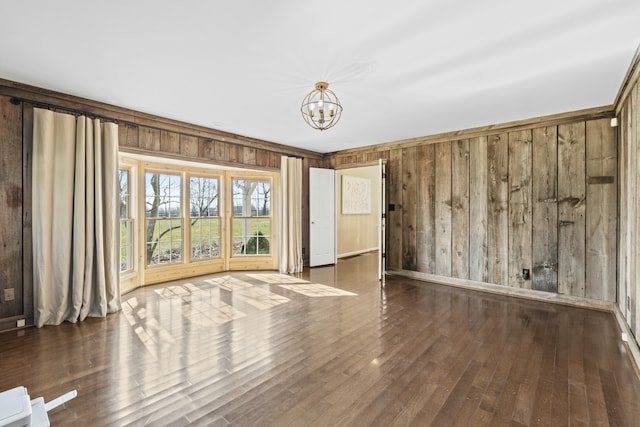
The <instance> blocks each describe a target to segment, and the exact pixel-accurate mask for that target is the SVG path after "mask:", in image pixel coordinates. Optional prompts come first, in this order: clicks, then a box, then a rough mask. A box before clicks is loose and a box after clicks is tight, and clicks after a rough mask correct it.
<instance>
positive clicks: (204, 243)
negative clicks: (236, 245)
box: [189, 176, 220, 260]
mask: <svg viewBox="0 0 640 427" xmlns="http://www.w3.org/2000/svg"><path fill="white" fill-rule="evenodd" d="M218 188H219V180H218V178H207V177H196V176H192V177H190V179H189V204H190V210H189V216H190V224H191V259H192V260H201V259H207V258H216V257H219V256H220V212H219V210H220V205H219V190H218Z"/></svg>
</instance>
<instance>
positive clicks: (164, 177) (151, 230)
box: [145, 172, 183, 265]
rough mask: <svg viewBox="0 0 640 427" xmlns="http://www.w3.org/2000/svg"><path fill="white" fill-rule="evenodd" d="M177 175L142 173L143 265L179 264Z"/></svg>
mask: <svg viewBox="0 0 640 427" xmlns="http://www.w3.org/2000/svg"><path fill="white" fill-rule="evenodd" d="M181 181H182V180H181V176H180V175H178V174H168V173H156V172H147V173H145V204H146V208H145V209H146V244H147V248H146V260H147V265H158V264H170V263H176V262H181V261H182V219H183V218H182V210H181V206H182V204H181V199H182V198H181V188H182V187H181V184H182V182H181Z"/></svg>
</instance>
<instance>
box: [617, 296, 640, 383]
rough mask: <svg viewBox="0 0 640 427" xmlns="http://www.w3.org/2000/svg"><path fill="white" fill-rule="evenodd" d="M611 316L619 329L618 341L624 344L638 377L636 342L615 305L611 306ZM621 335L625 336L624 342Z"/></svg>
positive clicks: (639, 354)
mask: <svg viewBox="0 0 640 427" xmlns="http://www.w3.org/2000/svg"><path fill="white" fill-rule="evenodd" d="M613 314H614V315H615V317H616V321H617V323H618V328H619V329H620V341H622V342H623V343H624V344H625V347H626V348H627V349H628V350H629V354H631V360H632V361H633V366H634V368H635V369H636V374H637V375H638V377H640V347H638V341H636V338H635V337H634V336H633V333H632V332H631V329H629V325H627V322H626V320H625V318H624V315H623V314H622V312H621V311H620V307H618V305H617V304H614V305H613ZM623 334H626V338H627V339H626V341H624V340H623V339H622V335H623Z"/></svg>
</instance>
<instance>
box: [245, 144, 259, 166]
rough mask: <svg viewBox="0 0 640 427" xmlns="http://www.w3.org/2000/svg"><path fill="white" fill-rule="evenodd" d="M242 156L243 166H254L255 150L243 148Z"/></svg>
mask: <svg viewBox="0 0 640 427" xmlns="http://www.w3.org/2000/svg"><path fill="white" fill-rule="evenodd" d="M243 151H244V156H243V159H242V163H243V164H245V165H255V164H256V149H255V148H252V147H244V149H243Z"/></svg>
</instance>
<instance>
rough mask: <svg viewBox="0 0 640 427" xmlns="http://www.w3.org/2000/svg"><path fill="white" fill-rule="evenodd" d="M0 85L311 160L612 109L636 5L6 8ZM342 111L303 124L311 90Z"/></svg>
mask: <svg viewBox="0 0 640 427" xmlns="http://www.w3.org/2000/svg"><path fill="white" fill-rule="evenodd" d="M0 17H1V21H2V24H1V25H0V78H5V79H8V80H14V81H18V82H22V83H27V84H31V85H35V86H39V87H43V88H47V89H52V90H56V91H60V92H64V93H68V94H72V95H77V96H81V97H85V98H89V99H94V100H97V101H103V102H106V103H110V104H114V105H118V106H122V107H127V108H132V109H135V110H139V111H143V112H147V113H152V114H157V115H160V116H164V117H168V118H173V119H177V120H182V121H185V122H190V123H194V124H198V125H204V126H207V127H211V128H216V129H221V130H224V131H227V132H233V133H237V134H240V135H245V136H250V137H254V138H260V139H264V140H267V141H272V142H277V143H282V144H287V145H293V146H296V147H302V148H307V149H311V150H315V151H319V152H331V151H337V150H341V149H347V148H351V147H358V146H364V145H371V144H377V143H382V142H389V141H396V140H400V139H406V138H413V137H419V136H425V135H431V134H436V133H441V132H447V131H453V130H460V129H467V128H472V127H477V126H484V125H490V124H497V123H503V122H508V121H513V120H519V119H527V118H532V117H538V116H542V115H547V114H554V113H562V112H568V111H574V110H579V109H584V108H591V107H599V106H603V105H610V104H612V103H613V101H614V98H615V96H616V94H617V92H618V89H619V87H620V85H621V83H622V80H623V78H624V75H625V73H626V72H627V70H628V68H629V65H630V64H631V61H632V59H633V56H634V53H635V51H636V49H637V47H638V45H639V44H640V31H639V28H640V1H638V0H536V1H524V0H485V1H472V0H414V1H412V0H395V1H388V0H342V1H339V0H325V1H318V2H310V1H301V0H272V1H264V0H262V1H261V0H226V1H218V0H185V1H170V0H161V1H158V0H136V1H131V0H109V1H106V0H105V1H91V2H87V1H83V0H59V1H49V0H25V1H2V2H1V3H0ZM321 80H325V81H328V82H329V84H330V88H331V89H333V90H334V91H335V92H336V94H337V95H338V97H339V98H340V101H341V103H342V104H343V107H344V112H343V114H342V119H341V120H340V122H339V123H338V124H337V125H336V126H335V127H334V128H332V129H329V130H326V131H323V132H321V131H318V130H315V129H312V128H310V127H309V126H307V125H306V124H305V123H304V121H303V119H302V117H301V114H300V104H301V102H302V98H303V97H304V96H305V95H306V94H307V93H308V92H309V91H310V90H311V89H313V87H314V84H315V83H316V82H317V81H321Z"/></svg>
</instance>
